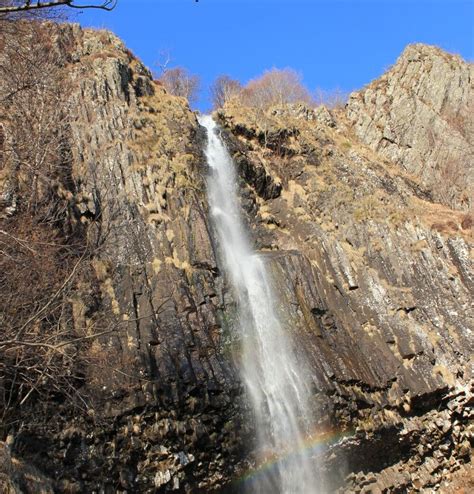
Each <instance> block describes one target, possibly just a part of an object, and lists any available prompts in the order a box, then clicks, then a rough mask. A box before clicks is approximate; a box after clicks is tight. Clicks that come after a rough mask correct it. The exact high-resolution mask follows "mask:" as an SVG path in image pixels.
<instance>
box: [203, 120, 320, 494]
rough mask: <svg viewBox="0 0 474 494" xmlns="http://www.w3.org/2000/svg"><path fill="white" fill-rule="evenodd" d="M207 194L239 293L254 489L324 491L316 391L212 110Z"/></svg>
mask: <svg viewBox="0 0 474 494" xmlns="http://www.w3.org/2000/svg"><path fill="white" fill-rule="evenodd" d="M199 121H200V124H201V125H202V126H203V127H205V128H206V130H207V135H208V142H207V147H206V157H207V162H208V165H209V168H210V173H209V177H208V181H207V184H208V197H209V206H210V213H211V221H212V222H213V225H214V228H215V230H216V233H217V240H218V244H219V249H220V254H221V259H222V263H223V267H224V269H225V272H226V274H227V275H228V276H229V279H230V282H231V284H232V288H233V290H234V293H235V297H236V301H237V309H238V325H239V326H238V330H239V331H240V332H241V335H240V336H241V361H240V363H239V365H240V372H241V376H242V379H243V381H244V383H245V386H246V389H247V393H248V397H249V401H250V404H251V407H252V410H253V414H254V417H255V425H256V433H257V438H256V442H257V444H256V449H257V452H258V456H259V462H260V463H261V465H262V468H260V471H259V472H258V473H257V474H256V475H255V476H254V479H253V482H252V485H251V492H255V493H262V494H267V493H272V494H273V493H281V494H310V493H311V494H314V493H320V492H321V489H320V487H319V486H318V478H317V474H316V473H315V470H316V465H314V462H312V461H311V458H310V457H309V454H308V453H307V451H306V450H305V447H304V446H305V440H307V438H308V435H309V433H310V432H311V422H312V420H311V413H310V407H309V406H308V401H309V396H310V391H309V388H308V386H307V384H306V383H307V382H308V377H307V374H306V371H305V369H304V366H302V365H301V364H299V363H298V361H297V359H296V356H295V353H294V351H293V348H292V342H291V340H290V337H289V335H288V332H287V331H286V330H285V327H284V324H283V323H282V321H281V320H280V317H279V316H278V314H277V309H276V304H275V301H276V297H275V294H274V292H273V288H272V285H271V279H270V277H269V275H268V274H267V270H266V267H265V263H264V261H263V260H262V258H261V257H260V256H259V255H258V254H257V253H255V252H253V251H252V249H251V245H250V241H249V239H248V237H247V234H246V231H245V228H244V225H243V221H242V216H241V211H240V205H239V201H238V194H237V180H236V175H235V170H234V164H233V162H232V159H231V157H230V155H229V153H228V151H227V149H226V147H225V145H224V144H223V142H222V140H221V139H220V137H219V135H218V127H217V125H216V123H215V122H214V120H213V119H212V118H211V117H210V116H208V115H205V116H201V117H200V118H199Z"/></svg>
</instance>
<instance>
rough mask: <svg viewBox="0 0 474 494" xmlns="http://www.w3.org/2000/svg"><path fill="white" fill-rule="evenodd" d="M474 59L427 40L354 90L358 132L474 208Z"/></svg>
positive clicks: (437, 189)
mask: <svg viewBox="0 0 474 494" xmlns="http://www.w3.org/2000/svg"><path fill="white" fill-rule="evenodd" d="M473 81H474V65H473V64H472V63H467V62H465V61H464V60H463V59H462V58H461V57H459V56H457V55H451V54H449V53H446V52H445V51H443V50H441V49H439V48H436V47H433V46H427V45H423V44H414V45H409V46H408V47H407V48H406V49H405V51H404V52H403V53H402V55H401V56H400V58H399V59H398V61H397V62H396V63H395V65H394V66H393V67H392V68H391V69H389V70H388V71H387V72H386V73H385V74H384V75H383V76H382V77H380V78H379V79H377V80H375V81H373V82H372V83H370V84H369V85H368V86H367V87H365V88H364V89H362V90H361V91H357V92H355V93H352V94H351V96H350V98H349V102H348V104H347V109H346V114H347V117H348V118H349V120H350V122H351V124H352V126H353V130H354V132H355V133H356V135H357V137H358V138H359V139H360V140H361V141H362V142H364V143H366V144H368V145H369V146H370V147H371V148H372V149H374V150H375V151H377V152H378V153H380V154H381V155H382V156H386V157H388V158H389V159H390V160H392V161H394V162H395V163H397V164H398V165H400V166H401V167H402V168H403V169H404V170H406V171H407V172H408V173H410V174H411V175H413V176H414V177H416V178H417V179H418V180H419V181H420V184H421V185H423V186H425V187H426V188H427V189H428V190H429V191H430V193H431V194H432V197H433V199H434V200H436V201H439V202H441V203H443V204H446V205H448V206H453V207H456V208H462V209H465V210H468V209H469V208H470V207H472V201H473V192H474V190H473V185H472V184H473V183H474V175H473V173H474V172H473V170H474V166H473V163H474V123H473V119H472V114H473V113H474V90H473V85H474V83H473Z"/></svg>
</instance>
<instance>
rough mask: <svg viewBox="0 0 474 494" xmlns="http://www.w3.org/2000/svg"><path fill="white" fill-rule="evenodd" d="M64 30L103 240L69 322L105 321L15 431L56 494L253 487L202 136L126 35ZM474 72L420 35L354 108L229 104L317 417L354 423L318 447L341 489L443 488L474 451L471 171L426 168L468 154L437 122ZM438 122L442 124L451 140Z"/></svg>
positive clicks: (75, 145)
mask: <svg viewBox="0 0 474 494" xmlns="http://www.w3.org/2000/svg"><path fill="white" fill-rule="evenodd" d="M56 29H57V40H58V50H65V55H66V59H67V65H66V68H67V71H68V74H69V75H70V80H71V83H72V84H73V88H74V90H73V91H71V97H70V105H71V107H72V114H73V115H75V119H74V121H72V122H71V123H70V136H71V143H72V144H70V145H71V152H72V154H73V159H72V160H71V164H70V166H71V169H70V173H71V176H72V177H73V183H74V186H73V187H72V186H71V187H70V188H69V189H68V190H67V197H68V198H69V201H70V211H71V212H70V221H71V224H72V225H73V226H72V227H73V228H79V227H80V228H84V229H85V230H86V232H87V233H86V240H87V242H88V243H90V244H92V245H95V246H97V247H96V249H95V250H94V253H93V256H92V257H91V259H90V264H91V266H92V267H93V276H91V278H90V279H89V280H88V281H87V282H85V283H83V284H82V285H81V286H78V287H77V290H76V296H75V297H74V298H73V299H72V300H71V301H70V303H71V307H72V309H71V310H72V314H73V327H74V331H75V332H76V333H78V334H81V335H93V334H97V332H99V331H98V329H97V321H100V327H99V329H104V330H105V331H106V334H103V335H102V336H100V337H97V338H92V339H91V340H90V341H89V340H88V341H89V343H88V344H87V346H86V347H85V348H82V349H81V355H82V357H83V360H81V362H83V364H81V365H82V367H81V370H82V372H83V374H84V379H83V384H82V386H81V387H80V388H79V389H78V390H77V394H78V397H77V401H78V403H76V404H75V406H73V405H72V404H71V402H70V400H69V399H58V400H57V401H56V402H45V401H44V400H42V399H41V397H38V398H37V399H36V400H33V401H31V402H30V403H28V404H27V406H25V407H21V408H20V409H19V410H18V418H19V420H21V421H22V425H21V426H20V425H19V422H12V423H11V424H7V425H6V427H4V429H8V430H7V431H6V432H8V433H11V434H13V436H14V438H15V441H14V444H13V447H12V451H13V456H14V457H15V458H17V459H18V461H20V459H21V461H25V462H27V463H29V464H30V465H34V466H35V468H37V469H38V470H40V471H41V472H42V473H43V474H45V475H46V476H48V477H50V478H51V479H54V484H55V489H56V490H57V491H58V492H93V491H96V492H173V491H175V492H193V493H196V492H241V484H239V483H237V484H235V483H234V482H233V481H234V480H235V479H238V478H239V477H240V476H241V475H242V474H244V473H245V472H246V471H247V470H248V469H251V467H252V465H253V459H252V456H251V453H250V452H249V451H248V449H247V444H248V440H247V439H248V437H250V436H251V435H252V424H250V423H248V421H247V420H246V413H245V412H246V410H245V403H244V402H243V400H242V395H241V385H240V383H239V380H238V377H237V372H236V369H235V366H234V354H235V352H238V336H237V335H235V334H233V333H232V318H233V316H234V310H233V307H234V302H233V300H232V296H231V294H230V293H229V290H228V287H227V282H226V280H225V279H224V278H223V276H222V273H221V272H220V271H219V268H218V266H217V261H216V252H215V249H216V246H215V241H214V235H213V232H212V231H211V228H210V225H209V222H208V215H207V198H206V195H205V183H204V178H205V175H206V172H207V170H206V165H205V159H204V157H203V154H202V149H203V142H204V139H205V136H204V134H203V132H202V129H201V128H200V127H199V126H198V123H197V120H196V117H195V114H194V113H193V112H192V111H191V110H190V109H189V107H188V105H187V103H186V101H185V100H184V99H181V98H176V97H173V96H170V95H168V94H166V92H165V90H164V89H163V88H162V87H161V86H159V85H157V84H156V83H155V82H153V81H152V79H151V75H150V73H149V72H148V70H147V69H146V68H145V67H144V66H143V65H142V64H141V63H140V62H139V61H138V60H136V59H135V58H134V57H133V55H132V54H131V53H130V52H129V51H128V50H127V49H126V48H125V47H124V46H123V44H122V43H121V42H120V41H119V40H118V39H117V38H116V37H115V36H113V35H111V34H109V33H107V32H103V31H99V32H94V31H89V30H81V29H80V28H79V27H77V26H61V27H59V28H56ZM414 67H416V70H415V69H414ZM430 67H431V68H430ZM471 73H472V66H471V65H469V64H466V63H465V62H463V61H461V60H460V59H458V58H457V57H453V56H451V55H448V54H444V53H443V52H441V51H440V50H437V49H434V48H431V47H425V46H423V45H414V46H411V47H408V48H407V50H406V51H405V52H404V54H403V55H402V57H401V58H400V61H399V62H398V63H397V65H396V66H394V68H393V69H391V71H389V72H388V73H387V74H385V75H384V76H382V78H381V79H380V80H379V81H376V82H374V83H372V84H371V85H369V86H368V88H366V89H365V90H363V91H361V92H360V93H356V94H353V95H352V96H351V99H350V101H349V104H348V106H347V109H346V111H345V112H343V111H342V110H339V111H336V112H331V111H329V110H327V109H325V108H323V107H320V108H319V109H317V110H313V109H311V108H307V107H304V106H302V105H294V106H290V107H284V108H273V109H270V110H269V111H268V112H267V113H266V114H265V116H264V118H265V125H264V126H262V127H260V126H259V124H258V119H257V118H256V117H255V115H254V114H253V110H252V109H251V108H243V107H241V106H237V105H235V106H233V105H232V104H230V105H228V106H227V107H226V108H225V109H224V110H222V111H220V112H219V113H218V114H217V115H216V118H217V119H218V120H219V122H220V123H221V125H222V127H223V129H224V133H225V138H226V141H227V143H228V146H229V149H230V151H231V153H232V155H233V156H234V160H235V163H236V166H237V167H238V170H239V173H240V176H241V184H240V185H241V189H242V205H243V207H244V208H245V211H246V213H247V223H248V225H249V228H250V229H251V231H252V235H253V237H254V239H255V246H256V248H257V249H258V250H260V251H261V252H262V255H263V256H264V258H265V260H266V262H267V263H268V266H269V268H270V269H271V272H272V273H273V279H274V283H275V285H276V286H277V287H278V292H279V294H280V300H279V306H280V307H281V311H282V315H283V317H285V318H286V319H287V320H288V330H289V331H291V332H292V335H293V338H294V341H295V345H296V346H297V351H298V354H299V355H300V357H301V358H302V359H307V360H308V362H309V365H310V368H311V370H312V375H311V379H312V381H313V388H314V393H313V400H314V407H315V409H316V410H317V412H318V413H317V414H318V417H319V420H318V423H317V424H315V429H316V430H320V431H337V432H338V434H339V433H340V434H343V435H345V436H346V437H345V438H344V439H341V440H339V441H338V442H330V441H329V442H327V445H326V447H325V448H323V449H317V450H315V453H314V454H315V455H322V457H323V461H324V463H325V465H326V467H325V468H326V470H327V476H328V484H329V485H330V486H331V490H333V491H335V490H336V489H340V490H341V492H384V490H385V492H407V491H408V492H419V491H422V489H428V492H430V491H431V490H434V489H438V488H439V487H441V486H442V482H443V481H446V480H449V475H451V472H454V471H456V470H457V469H459V468H460V466H461V465H462V464H463V463H466V462H468V461H469V459H470V454H471V445H470V442H469V441H470V440H471V441H472V432H473V430H472V423H471V422H472V414H473V411H472V404H473V399H474V398H473V389H472V378H473V376H472V367H471V365H472V364H471V362H470V359H471V356H472V351H473V348H472V347H473V338H472V305H471V303H472V290H473V278H472V268H471V258H470V245H471V244H472V226H470V225H472V222H469V221H468V220H469V216H468V215H467V214H466V212H465V209H466V208H467V205H468V202H466V200H465V199H464V195H463V194H464V190H461V189H460V187H459V184H458V183H457V182H456V183H453V184H452V187H451V185H450V187H449V189H447V195H446V196H444V195H443V196H441V195H439V194H440V193H438V192H436V190H435V187H434V183H435V181H434V180H433V176H434V175H435V173H431V172H430V173H428V172H426V167H431V170H434V171H435V172H436V170H438V171H439V170H442V167H443V166H444V164H445V163H446V159H447V158H446V156H447V155H446V156H445V155H443V154H442V152H444V151H442V150H444V149H445V146H444V145H443V144H442V143H441V141H440V140H439V139H440V137H439V136H440V135H441V134H443V135H446V132H450V134H449V136H450V142H453V143H454V144H453V148H452V149H450V150H449V153H450V155H449V156H454V157H455V158H456V159H458V158H460V157H462V158H463V159H464V157H465V156H469V153H470V152H471V151H472V148H471V147H469V146H472V138H471V137H472V136H471V137H470V134H464V133H463V132H461V131H458V130H456V126H455V125H454V126H453V125H452V124H450V123H449V122H448V120H449V119H448V120H446V119H444V120H443V119H442V118H441V116H442V115H444V114H443V111H444V109H446V108H451V109H453V108H454V109H455V110H459V111H458V113H456V115H457V114H461V113H462V111H461V110H462V108H464V106H465V105H468V104H469V101H470V98H472V96H470V94H471V95H472V93H469V91H471V89H470V80H471V79H470V77H471V76H470V74H471ZM455 84H457V85H458V86H459V90H456V91H454V89H453V88H454V85H455ZM458 86H456V87H458ZM416 105H418V106H416ZM415 107H416V109H415ZM420 108H421V110H420ZM414 109H415V110H414ZM410 112H412V113H410ZM413 112H414V113H413ZM413 115H416V118H417V119H419V121H418V120H417V122H418V123H417V124H416V125H415V126H410V127H409V128H408V127H406V126H405V127H400V126H401V122H402V121H403V122H405V121H407V120H408V121H411V120H412V119H413V118H414V117H413ZM463 118H464V117H463ZM466 118H467V120H466V122H467V127H466V128H470V127H469V126H470V125H471V126H472V116H471V115H470V114H469V113H468V114H467V117H466ZM442 122H445V123H442ZM10 125H11V124H10ZM5 127H6V134H8V124H5ZM422 127H424V128H425V130H426V132H428V130H430V129H431V130H434V132H438V133H439V134H438V133H435V135H434V140H435V141H434V142H435V144H434V145H433V144H427V143H426V139H427V138H426V135H425V131H423V132H422V131H421V129H422ZM463 128H464V127H463ZM388 129H390V135H388V133H389V130H388ZM354 133H355V135H354ZM386 134H387V136H388V138H387V136H386ZM404 142H408V144H409V146H410V147H407V146H405V145H401V144H400V143H404ZM446 152H448V150H446ZM453 159H454V158H453ZM421 162H423V163H426V167H425V168H423V166H424V165H423V166H421V165H420V163H421ZM459 163H460V165H459V166H460V170H461V175H462V177H464V178H463V180H464V183H466V179H467V177H468V173H469V162H468V161H464V160H461V161H460V162H459ZM7 165H8V164H7ZM417 166H419V167H421V168H417ZM5 169H7V170H10V175H6V179H5V180H4V182H2V183H7V182H8V180H9V179H10V178H11V174H13V173H14V171H11V170H14V168H9V167H8V166H7V167H5ZM436 173H437V172H436ZM440 173H441V172H440ZM439 176H441V175H439ZM10 183H11V180H10ZM17 193H18V194H21V190H18V191H17ZM443 193H444V192H443ZM11 197H12V195H11V194H10V193H9V195H8V197H7V196H5V200H4V202H5V206H4V207H11V201H12V199H11ZM9 201H10V202H9ZM434 201H438V202H434ZM2 204H3V203H2ZM450 206H456V207H458V208H459V209H451V208H450ZM88 262H89V261H88ZM329 436H331V434H329ZM0 474H1V475H4V474H5V475H10V477H11V479H12V486H14V487H11V489H13V488H15V489H16V488H17V487H16V485H17V484H15V482H16V480H15V477H14V475H13V474H12V473H11V472H10V474H9V473H8V472H6V473H4V472H3V471H2V472H0ZM18 489H20V487H18ZM22 489H23V492H35V491H34V489H33V490H31V489H29V488H27V487H23V488H22ZM11 492H16V491H15V490H12V491H11ZM36 492H37V491H36Z"/></svg>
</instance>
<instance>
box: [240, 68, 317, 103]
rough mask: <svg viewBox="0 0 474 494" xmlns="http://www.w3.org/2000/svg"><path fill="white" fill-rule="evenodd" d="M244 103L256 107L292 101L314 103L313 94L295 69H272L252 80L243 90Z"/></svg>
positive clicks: (242, 98)
mask: <svg viewBox="0 0 474 494" xmlns="http://www.w3.org/2000/svg"><path fill="white" fill-rule="evenodd" d="M241 100H242V103H243V104H244V105H247V106H253V107H256V108H269V107H270V106H277V105H280V106H281V105H284V104H290V103H308V104H312V102H313V99H312V97H311V94H310V93H309V91H308V90H307V89H306V87H305V86H304V85H303V83H302V82H301V75H300V74H298V72H296V71H294V70H293V69H289V68H286V69H272V70H268V71H267V72H265V73H264V74H263V75H262V76H261V77H259V78H257V79H254V80H252V81H250V82H249V83H248V84H247V85H246V86H245V88H244V89H243V91H242V92H241Z"/></svg>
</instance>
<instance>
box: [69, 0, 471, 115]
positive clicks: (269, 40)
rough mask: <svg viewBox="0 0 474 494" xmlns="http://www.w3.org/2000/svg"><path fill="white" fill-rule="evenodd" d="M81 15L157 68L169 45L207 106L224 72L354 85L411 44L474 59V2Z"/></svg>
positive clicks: (285, 1)
mask: <svg viewBox="0 0 474 494" xmlns="http://www.w3.org/2000/svg"><path fill="white" fill-rule="evenodd" d="M78 3H79V2H78ZM77 21H78V22H80V23H81V24H82V25H84V26H94V27H100V28H108V29H110V30H112V31H114V32H115V33H116V34H118V35H119V36H120V37H121V38H122V39H123V40H125V42H126V44H127V46H128V47H129V48H130V49H131V50H132V51H133V52H134V53H135V54H136V55H137V56H138V57H140V58H141V59H142V60H143V61H144V62H145V64H146V65H148V66H149V67H151V68H153V65H154V63H155V62H156V60H158V59H159V54H160V52H161V51H163V50H167V51H169V53H170V54H171V58H172V63H171V65H181V66H184V67H186V68H188V69H189V70H190V71H191V72H193V73H196V74H198V75H199V76H200V77H201V80H202V86H203V91H202V96H201V99H200V101H199V103H198V105H197V107H198V108H199V109H201V110H206V109H207V108H208V107H209V106H210V103H209V100H208V94H207V87H208V86H209V84H210V83H211V82H212V81H213V80H214V79H215V78H216V77H217V76H218V75H220V74H223V73H224V74H228V75H230V76H231V77H233V78H235V79H239V80H240V81H242V82H244V83H245V82H246V81H248V80H249V79H252V78H254V77H256V76H258V75H259V74H261V73H262V72H263V71H264V70H265V69H269V68H272V67H278V68H284V67H292V68H294V69H295V70H297V71H299V72H301V73H302V75H303V79H304V82H305V84H306V85H307V86H308V88H309V89H311V90H314V89H316V88H322V89H325V90H331V89H334V88H340V89H342V90H344V91H350V90H352V89H357V88H360V87H362V86H363V85H364V84H366V83H368V82H370V81H371V80H372V79H374V78H376V77H378V76H379V75H380V74H382V73H383V71H384V70H385V69H386V68H387V67H389V66H390V65H392V64H393V63H394V62H395V60H396V59H397V57H398V56H399V54H400V53H401V52H402V51H403V48H404V47H405V46H406V45H407V44H409V43H414V42H423V43H429V44H435V45H438V46H440V47H442V48H444V49H446V50H448V51H450V52H453V53H458V54H460V55H462V56H463V57H464V58H466V59H469V60H470V61H472V60H473V59H474V32H473V30H474V0H468V1H467V0H199V2H195V1H194V0H118V5H117V7H116V9H115V10H114V11H113V12H102V11H96V10H88V11H84V13H82V14H79V15H78V16H77Z"/></svg>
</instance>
